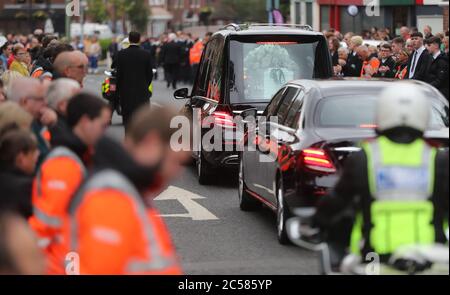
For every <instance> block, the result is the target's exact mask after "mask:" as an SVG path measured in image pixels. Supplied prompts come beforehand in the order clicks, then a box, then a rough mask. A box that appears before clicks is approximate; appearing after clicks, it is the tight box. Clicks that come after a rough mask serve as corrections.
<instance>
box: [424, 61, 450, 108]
mask: <svg viewBox="0 0 450 295" xmlns="http://www.w3.org/2000/svg"><path fill="white" fill-rule="evenodd" d="M427 77H428V80H427V82H428V83H430V84H431V85H433V86H434V87H436V88H437V89H439V91H440V92H441V93H442V94H443V95H444V96H445V97H446V98H447V99H448V84H449V82H448V79H449V77H448V58H447V56H446V54H445V53H441V54H440V55H439V56H438V57H437V58H436V59H434V58H433V61H432V62H431V65H430V70H429V72H428V76H427Z"/></svg>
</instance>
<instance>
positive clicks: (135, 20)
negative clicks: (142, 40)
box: [124, 0, 150, 32]
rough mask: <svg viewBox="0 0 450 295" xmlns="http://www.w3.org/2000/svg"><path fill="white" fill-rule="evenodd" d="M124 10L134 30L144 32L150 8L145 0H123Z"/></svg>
mask: <svg viewBox="0 0 450 295" xmlns="http://www.w3.org/2000/svg"><path fill="white" fill-rule="evenodd" d="M124 1H125V12H126V15H127V17H128V19H129V20H130V23H131V25H132V27H133V29H134V30H137V31H139V32H145V31H146V30H147V24H148V17H149V15H150V10H149V9H148V6H147V4H146V1H145V0H124Z"/></svg>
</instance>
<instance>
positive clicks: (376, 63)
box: [361, 58, 381, 78]
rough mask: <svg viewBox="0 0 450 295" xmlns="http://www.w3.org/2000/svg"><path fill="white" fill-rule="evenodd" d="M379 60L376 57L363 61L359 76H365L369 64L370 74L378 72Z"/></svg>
mask: <svg viewBox="0 0 450 295" xmlns="http://www.w3.org/2000/svg"><path fill="white" fill-rule="evenodd" d="M380 64H381V62H380V60H379V59H378V58H371V59H370V60H369V61H364V62H363V66H362V68H361V78H364V77H366V67H367V66H370V68H372V72H373V73H372V75H373V74H375V73H376V72H378V68H379V67H380Z"/></svg>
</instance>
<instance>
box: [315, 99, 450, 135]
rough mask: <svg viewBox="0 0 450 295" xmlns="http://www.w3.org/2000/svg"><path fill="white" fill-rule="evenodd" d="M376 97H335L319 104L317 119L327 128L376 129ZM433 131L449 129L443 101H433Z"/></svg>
mask: <svg viewBox="0 0 450 295" xmlns="http://www.w3.org/2000/svg"><path fill="white" fill-rule="evenodd" d="M376 100H377V98H376V95H375V94H372V95H370V94H366V95H358V94H355V95H352V96H351V97H349V96H348V95H346V96H334V97H327V98H325V99H322V100H321V101H320V102H319V105H318V107H317V111H316V114H315V119H316V122H317V124H318V126H320V127H325V128H327V127H328V128H375V127H376V121H375V111H376ZM431 102H432V111H431V122H430V129H431V130H440V129H442V128H448V127H449V109H448V106H446V105H445V104H444V103H443V102H442V101H440V100H438V99H431Z"/></svg>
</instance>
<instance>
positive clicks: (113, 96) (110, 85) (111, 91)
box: [102, 69, 122, 116]
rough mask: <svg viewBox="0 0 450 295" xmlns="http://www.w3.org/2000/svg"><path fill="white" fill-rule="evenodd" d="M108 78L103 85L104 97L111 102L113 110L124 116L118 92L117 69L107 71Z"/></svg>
mask: <svg viewBox="0 0 450 295" xmlns="http://www.w3.org/2000/svg"><path fill="white" fill-rule="evenodd" d="M105 75H106V78H105V80H104V81H103V84H102V96H103V98H104V99H106V100H107V101H108V102H109V105H110V107H111V110H112V111H113V112H114V111H115V112H116V113H117V114H118V115H119V116H122V108H121V105H120V97H119V93H118V92H117V71H116V70H115V69H112V70H109V71H105Z"/></svg>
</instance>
